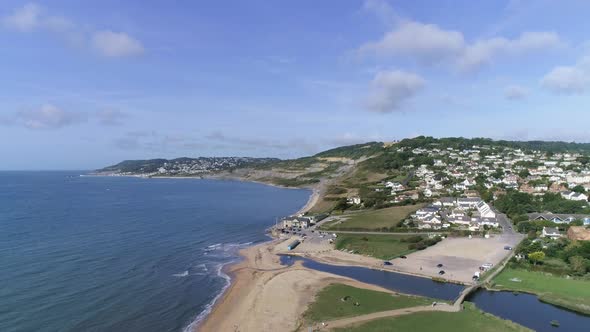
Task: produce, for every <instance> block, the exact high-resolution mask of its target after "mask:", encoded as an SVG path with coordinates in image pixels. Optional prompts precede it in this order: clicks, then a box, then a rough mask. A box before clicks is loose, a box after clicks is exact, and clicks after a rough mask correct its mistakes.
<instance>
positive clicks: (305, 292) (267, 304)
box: [185, 239, 395, 332]
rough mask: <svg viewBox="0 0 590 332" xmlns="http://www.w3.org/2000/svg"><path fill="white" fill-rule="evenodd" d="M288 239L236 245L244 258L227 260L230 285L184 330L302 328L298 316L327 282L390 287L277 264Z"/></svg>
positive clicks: (368, 286)
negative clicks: (231, 262) (204, 314)
mask: <svg viewBox="0 0 590 332" xmlns="http://www.w3.org/2000/svg"><path fill="white" fill-rule="evenodd" d="M288 242H289V240H288V239H275V240H271V241H268V242H264V243H260V244H257V245H254V246H251V247H248V248H245V249H242V250H241V251H240V255H241V256H242V257H243V260H242V261H240V262H238V263H235V264H232V265H229V266H228V274H229V275H230V276H231V285H230V286H229V287H228V288H227V289H226V291H225V292H224V294H223V295H222V296H221V297H220V298H219V299H218V301H217V302H216V303H215V304H214V305H213V308H212V310H211V312H210V313H209V314H208V315H207V316H206V317H205V319H204V320H203V321H201V322H197V323H194V324H191V325H192V326H190V328H191V329H190V330H188V329H187V330H185V331H191V332H192V331H233V330H237V329H239V330H242V331H285V330H289V331H294V330H299V329H300V328H302V327H303V326H302V324H303V321H302V320H301V317H302V315H303V313H304V312H305V310H306V308H307V306H308V304H309V303H311V301H313V299H314V296H315V294H316V293H317V292H318V291H319V290H320V289H322V288H323V287H325V286H327V285H329V284H331V283H343V284H347V285H350V286H354V287H358V288H365V289H372V290H378V291H382V292H388V293H392V294H394V293H395V292H392V291H391V290H387V289H384V288H382V287H379V286H375V285H371V284H366V283H363V282H360V281H357V280H354V279H350V278H346V277H342V276H337V275H333V274H330V273H326V272H320V271H316V270H312V269H309V268H306V267H303V266H302V264H301V263H297V262H296V263H295V264H293V265H291V266H284V265H281V263H280V259H279V256H278V255H277V254H279V253H284V252H285V251H286V246H287V244H288Z"/></svg>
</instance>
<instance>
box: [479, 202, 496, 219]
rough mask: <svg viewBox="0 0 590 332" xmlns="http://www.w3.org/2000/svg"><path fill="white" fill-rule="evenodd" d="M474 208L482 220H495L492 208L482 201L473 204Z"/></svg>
mask: <svg viewBox="0 0 590 332" xmlns="http://www.w3.org/2000/svg"><path fill="white" fill-rule="evenodd" d="M475 208H476V209H477V211H478V212H479V215H480V217H482V218H494V219H495V218H496V213H495V212H494V211H492V208H491V207H490V206H489V205H488V203H486V202H484V201H479V202H478V203H477V204H475Z"/></svg>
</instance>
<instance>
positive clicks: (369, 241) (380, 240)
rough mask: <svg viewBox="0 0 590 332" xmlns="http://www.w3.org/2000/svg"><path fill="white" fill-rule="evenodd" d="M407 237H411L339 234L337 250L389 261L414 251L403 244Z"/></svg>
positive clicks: (406, 244)
mask: <svg viewBox="0 0 590 332" xmlns="http://www.w3.org/2000/svg"><path fill="white" fill-rule="evenodd" d="M407 237H409V236H408V235H390V234H383V235H362V234H339V235H338V238H336V249H338V250H340V249H346V250H353V251H354V252H355V253H357V254H361V255H365V256H371V257H375V258H379V259H386V260H388V259H392V258H395V257H398V256H400V255H404V254H408V253H410V252H412V251H413V250H409V249H408V245H409V243H407V242H401V239H403V238H407Z"/></svg>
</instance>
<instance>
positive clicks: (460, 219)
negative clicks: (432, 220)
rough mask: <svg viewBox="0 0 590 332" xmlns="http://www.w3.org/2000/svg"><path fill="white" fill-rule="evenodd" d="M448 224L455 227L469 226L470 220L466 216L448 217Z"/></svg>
mask: <svg viewBox="0 0 590 332" xmlns="http://www.w3.org/2000/svg"><path fill="white" fill-rule="evenodd" d="M447 221H448V222H450V223H451V224H455V225H461V226H469V225H470V224H471V218H469V217H467V216H449V217H448V219H447Z"/></svg>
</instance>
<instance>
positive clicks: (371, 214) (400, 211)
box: [322, 204, 424, 230]
mask: <svg viewBox="0 0 590 332" xmlns="http://www.w3.org/2000/svg"><path fill="white" fill-rule="evenodd" d="M422 206H424V205H423V204H417V205H406V206H394V207H390V208H385V209H379V210H367V211H360V212H353V213H349V214H344V215H342V216H341V217H340V218H339V221H338V222H332V223H330V224H327V225H324V226H323V227H322V228H324V229H329V230H346V229H352V230H354V229H365V230H380V229H382V228H383V227H385V228H390V227H396V226H397V225H398V224H399V223H400V221H402V220H403V219H405V218H406V217H407V216H408V215H410V214H412V213H414V212H415V211H416V210H418V209H419V208H421V207H422Z"/></svg>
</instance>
